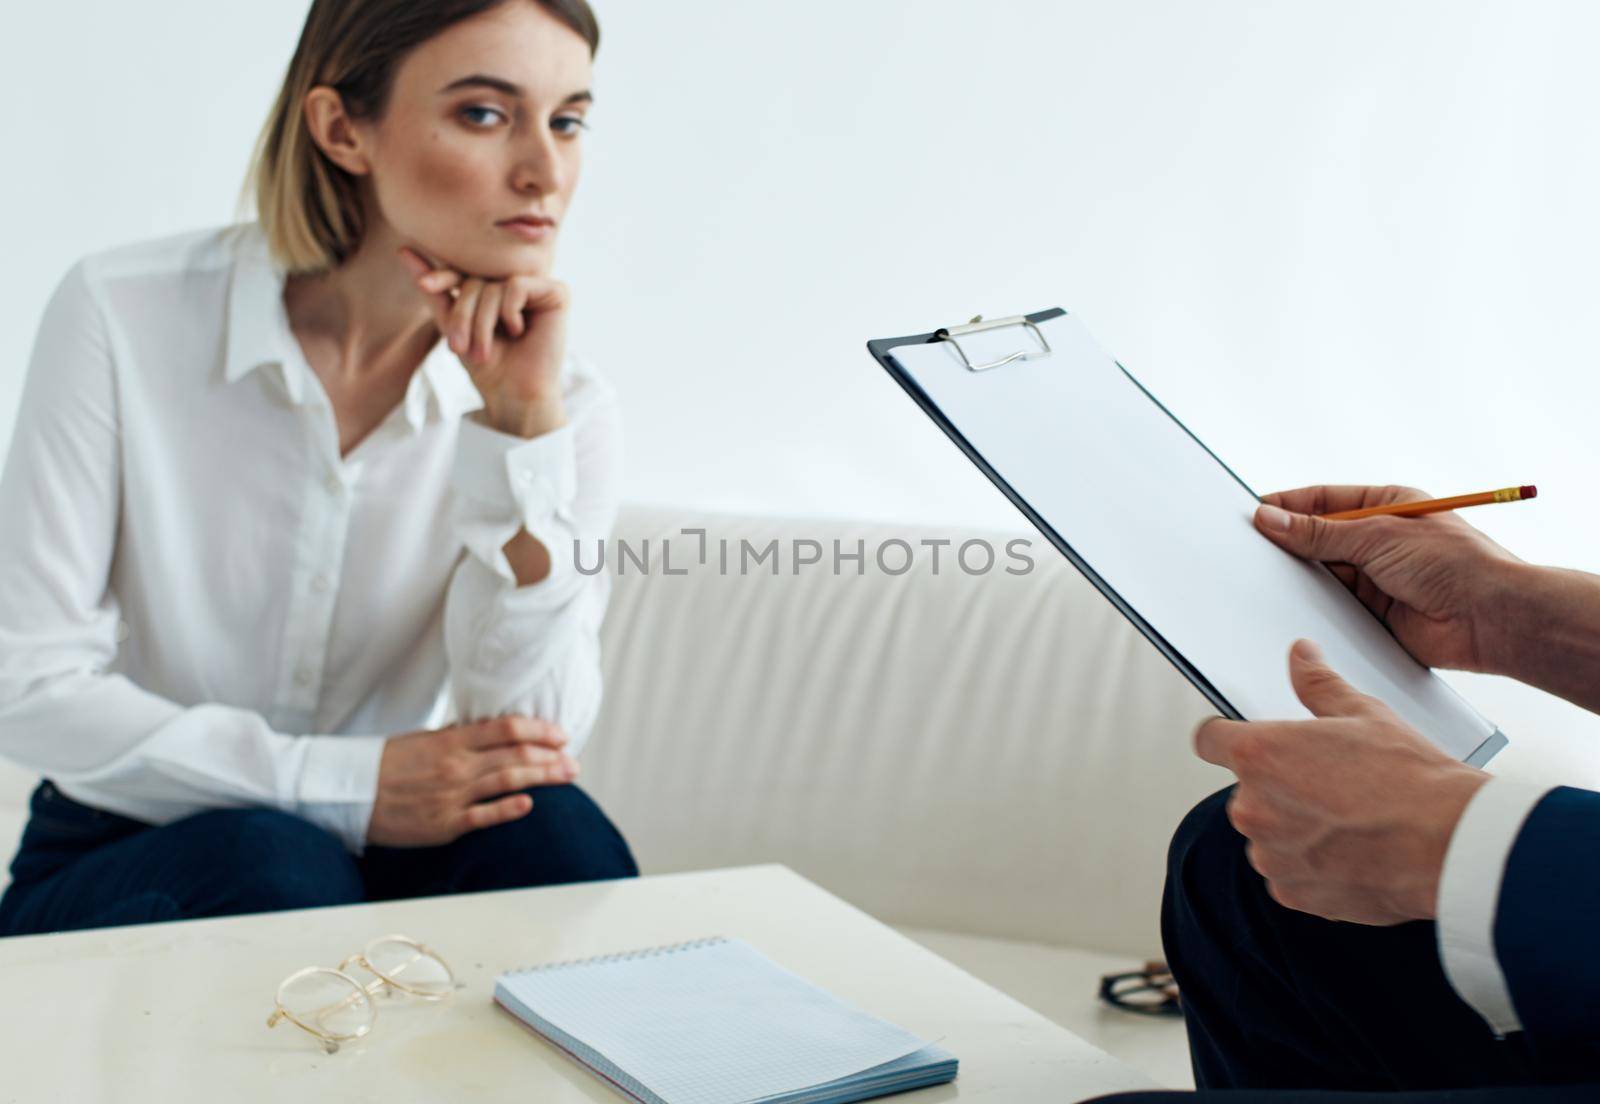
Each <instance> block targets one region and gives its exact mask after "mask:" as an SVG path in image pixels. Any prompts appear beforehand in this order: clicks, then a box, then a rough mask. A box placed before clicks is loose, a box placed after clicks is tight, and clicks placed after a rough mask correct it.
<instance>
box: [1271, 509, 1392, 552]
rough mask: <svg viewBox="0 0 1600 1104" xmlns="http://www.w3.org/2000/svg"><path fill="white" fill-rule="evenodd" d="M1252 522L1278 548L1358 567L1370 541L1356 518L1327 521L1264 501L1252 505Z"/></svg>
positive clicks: (1365, 530) (1366, 531) (1368, 533)
mask: <svg viewBox="0 0 1600 1104" xmlns="http://www.w3.org/2000/svg"><path fill="white" fill-rule="evenodd" d="M1255 523H1256V528H1257V529H1259V530H1261V532H1262V533H1263V534H1264V535H1265V536H1266V537H1267V539H1269V540H1271V541H1272V542H1273V543H1274V544H1276V545H1277V546H1278V547H1280V548H1284V549H1287V550H1288V551H1290V552H1293V553H1294V554H1295V555H1296V556H1302V557H1304V558H1305V559H1308V560H1322V561H1324V562H1327V563H1348V564H1355V565H1356V566H1357V567H1360V566H1361V563H1362V559H1363V556H1362V549H1363V547H1364V546H1367V545H1370V543H1371V542H1370V540H1369V539H1368V537H1370V532H1369V531H1368V530H1367V528H1366V527H1365V526H1364V524H1363V523H1362V522H1360V521H1328V520H1326V519H1324V518H1319V517H1314V516H1313V515H1311V514H1293V513H1290V512H1289V511H1288V510H1284V509H1281V508H1280V507H1277V506H1270V505H1267V504H1266V503H1262V504H1261V505H1260V506H1258V507H1257V508H1256V515H1255Z"/></svg>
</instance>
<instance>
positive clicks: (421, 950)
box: [267, 935, 456, 1054]
mask: <svg viewBox="0 0 1600 1104" xmlns="http://www.w3.org/2000/svg"><path fill="white" fill-rule="evenodd" d="M380 943H402V944H404V945H405V946H407V947H410V948H411V949H412V951H413V952H414V953H413V954H412V956H411V957H410V958H408V959H406V960H405V961H404V962H402V963H400V965H399V966H396V967H395V968H394V970H393V971H391V973H389V974H385V973H384V972H383V971H381V970H379V969H378V968H377V967H375V966H373V965H372V961H371V959H370V958H369V955H370V953H371V951H372V949H373V948H374V947H376V946H377V945H378V944H380ZM423 958H431V959H433V960H434V961H435V962H437V963H438V964H439V965H440V966H442V967H444V972H445V978H446V986H447V987H446V988H445V989H444V991H443V992H430V991H428V990H424V989H417V988H414V987H412V986H410V985H407V984H406V983H405V982H403V981H397V980H395V978H394V977H393V976H392V974H398V973H400V972H401V971H402V970H404V969H405V968H406V967H407V966H409V965H411V964H412V963H413V962H419V961H421V960H422V959H423ZM351 966H360V967H361V968H362V969H363V970H366V971H367V972H368V973H369V974H371V975H373V977H374V979H375V980H373V981H371V982H368V983H367V984H366V985H363V984H361V982H360V981H358V980H357V979H356V978H354V977H352V976H351V975H350V974H349V972H348V970H349V968H350V967H351ZM313 974H333V975H334V976H335V977H340V978H343V979H344V980H345V981H347V982H349V983H350V984H351V985H352V986H354V987H355V990H356V991H354V992H352V993H351V994H350V995H349V996H347V997H345V998H344V999H343V1000H341V1001H336V1002H334V1003H333V1004H330V1005H329V1006H328V1007H326V1008H323V1009H320V1010H319V1011H317V1012H316V1013H315V1014H314V1015H313V1016H312V1017H311V1018H312V1020H313V1021H314V1024H313V1023H307V1022H306V1021H305V1020H302V1019H301V1018H300V1017H299V1016H296V1015H295V1014H294V1013H293V1012H291V1011H289V1010H288V1009H287V1008H285V1007H284V1004H283V994H284V990H285V989H287V988H288V987H289V986H291V985H293V984H294V983H295V982H297V981H299V980H300V979H301V978H304V977H310V976H311V975H313ZM455 985H456V973H455V971H454V970H452V969H451V968H450V964H449V963H448V962H446V961H445V960H444V958H443V957H442V956H440V954H439V952H438V951H435V950H434V949H433V948H431V947H429V946H427V945H426V944H424V943H421V942H419V941H418V940H415V939H412V938H411V937H410V936H408V935H380V936H378V937H377V938H376V939H372V940H370V941H369V942H368V943H367V945H366V946H365V947H364V948H362V949H361V950H360V951H357V952H356V953H355V954H353V955H350V956H349V957H348V958H346V959H345V960H344V961H343V962H341V963H339V965H338V966H337V967H328V966H307V967H306V968H305V969H303V970H296V971H295V972H294V973H292V974H290V975H289V976H288V977H286V978H284V979H283V980H282V981H281V982H279V983H278V992H277V996H276V997H275V998H274V1000H273V1003H274V1004H275V1005H276V1007H275V1008H274V1009H273V1011H272V1015H270V1016H268V1017H267V1026H268V1027H277V1026H278V1024H279V1023H281V1022H282V1021H284V1020H287V1021H288V1022H289V1023H292V1024H294V1026H296V1027H298V1028H299V1029H300V1030H301V1031H304V1032H305V1033H306V1034H308V1035H312V1036H314V1037H315V1038H316V1039H317V1041H318V1042H320V1043H321V1044H322V1049H323V1050H324V1051H326V1052H327V1053H329V1054H334V1053H337V1052H338V1050H339V1044H340V1043H348V1042H353V1041H354V1040H356V1039H359V1038H361V1037H362V1036H364V1035H366V1034H367V1033H368V1032H369V1031H371V1030H372V1025H373V1024H375V1023H377V1022H378V1006H377V1004H376V1003H374V1001H373V999H372V998H373V997H375V996H377V995H378V994H379V993H380V992H381V993H383V994H384V995H385V996H389V997H392V996H394V994H395V991H396V990H398V991H400V992H402V993H408V994H410V995H411V996H413V997H418V998H420V999H422V1000H425V1001H441V1000H444V999H445V998H446V997H448V996H449V995H450V994H451V993H452V992H454V991H455ZM358 1000H365V1001H366V1002H367V1003H368V1004H369V1005H371V1007H372V1017H371V1018H370V1019H369V1020H368V1021H367V1022H366V1023H364V1024H362V1025H361V1030H359V1031H352V1032H347V1033H343V1034H341V1033H339V1032H336V1031H330V1030H328V1028H327V1027H326V1020H327V1018H328V1017H329V1016H332V1015H333V1014H334V1013H335V1012H338V1011H340V1010H341V1009H343V1008H347V1007H348V1006H349V1005H351V1004H353V1003H354V1002H356V1001H358Z"/></svg>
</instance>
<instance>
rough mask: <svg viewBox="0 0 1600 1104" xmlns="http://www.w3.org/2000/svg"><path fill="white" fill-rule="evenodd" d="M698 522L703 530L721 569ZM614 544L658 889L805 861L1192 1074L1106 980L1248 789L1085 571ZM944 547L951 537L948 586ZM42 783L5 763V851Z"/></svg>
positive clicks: (615, 617)
mask: <svg viewBox="0 0 1600 1104" xmlns="http://www.w3.org/2000/svg"><path fill="white" fill-rule="evenodd" d="M685 528H690V529H693V528H700V529H704V530H705V531H706V532H705V538H704V540H705V542H706V550H707V552H708V553H709V555H708V556H707V561H708V562H707V563H706V564H704V565H701V564H699V563H698V562H697V561H698V558H699V553H700V549H701V544H702V538H701V537H700V536H699V535H696V534H687V535H686V534H684V533H683V532H682V530H683V529H685ZM616 536H617V538H619V539H621V540H625V541H627V542H629V544H630V546H631V547H633V548H634V549H635V550H636V551H639V550H642V548H643V545H644V542H645V541H647V540H648V541H649V549H650V560H651V569H652V570H651V572H650V573H649V574H642V573H641V572H639V571H638V570H637V569H636V568H635V567H634V563H633V561H631V560H628V561H625V562H623V561H621V560H620V559H619V558H618V557H617V555H616V551H617V550H616V548H615V546H613V548H612V549H611V555H610V557H609V558H610V560H611V569H612V570H616V569H617V568H618V566H621V567H622V568H623V573H622V574H620V575H617V576H616V577H615V578H614V584H615V589H614V592H613V596H612V602H611V607H610V611H609V613H608V615H607V619H606V623H605V628H604V644H605V675H606V703H605V707H604V710H603V712H602V715H601V718H600V721H599V724H598V726H597V729H596V731H595V733H594V736H593V738H592V740H591V742H590V744H589V747H588V750H587V751H586V752H585V754H584V779H583V781H584V784H585V785H586V786H587V787H588V788H589V790H590V791H591V792H592V793H594V794H595V795H596V797H597V798H598V799H599V800H600V801H601V803H602V804H603V805H604V807H605V808H606V809H607V810H608V811H609V812H610V814H611V815H612V817H613V818H614V819H615V820H616V821H617V822H618V824H619V825H620V826H621V827H622V829H623V831H624V833H625V834H626V835H627V837H628V838H629V840H630V841H631V842H632V844H633V847H634V849H635V852H636V854H637V856H638V858H639V861H640V864H641V866H642V867H643V868H644V870H645V871H646V872H647V873H654V872H664V871H670V870H683V869H693V868H703V867H713V866H728V865H736V864H745V863H756V862H772V861H776V862H782V863H786V864H787V865H789V866H790V867H792V868H794V869H795V870H797V871H799V872H800V873H802V874H804V875H805V876H807V877H809V878H811V879H813V880H814V881H816V882H818V883H820V884H821V885H823V886H825V887H827V888H828V889H830V890H832V891H833V892H835V893H837V894H838V895H840V896H842V897H844V898H845V899H847V900H849V901H851V902H853V903H855V904H856V905H858V906H860V907H861V908H862V909H864V910H866V911H867V912H869V913H871V914H873V915H875V916H877V917H879V918H881V919H883V920H885V921H887V922H889V923H891V924H894V925H896V926H897V927H899V928H900V929H901V930H903V931H905V932H906V933H907V934H909V935H910V936H912V937H913V938H916V939H918V940H920V941H922V942H923V943H925V944H927V945H928V946H930V947H931V948H933V949H934V950H935V951H937V952H939V953H940V954H942V955H944V956H945V957H946V958H949V959H951V960H952V961H954V962H956V963H958V964H960V965H962V966H963V967H965V968H966V969H968V970H969V971H970V972H972V973H974V974H976V975H978V976H979V977H982V978H984V979H985V980H987V981H989V982H991V983H993V984H995V985H997V986H998V987H1000V988H1001V989H1004V990H1006V991H1007V992H1009V993H1011V994H1013V995H1014V996H1016V997H1018V998H1019V999H1020V1000H1022V1001H1023V1002H1024V1003H1026V1004H1028V1005H1030V1006H1032V1007H1034V1008H1035V1009H1037V1010H1038V1011H1040V1012H1042V1013H1044V1014H1045V1015H1047V1016H1050V1017H1052V1018H1053V1019H1055V1020H1056V1021H1057V1022H1059V1023H1061V1024H1063V1025H1064V1026H1066V1027H1068V1028H1069V1029H1071V1030H1073V1031H1075V1032H1077V1033H1078V1034H1080V1035H1082V1036H1084V1037H1085V1038H1087V1039H1089V1040H1090V1041H1092V1042H1095V1043H1097V1044H1098V1045H1100V1046H1102V1047H1103V1048H1105V1049H1106V1050H1108V1051H1110V1052H1112V1053H1113V1054H1116V1055H1117V1056H1119V1057H1121V1058H1123V1059H1124V1060H1126V1061H1129V1062H1131V1063H1132V1064H1134V1065H1136V1066H1139V1067H1140V1068H1142V1069H1144V1070H1146V1071H1147V1072H1148V1073H1149V1074H1150V1075H1151V1076H1153V1077H1154V1078H1156V1079H1157V1080H1158V1081H1161V1082H1163V1083H1167V1084H1171V1085H1183V1084H1187V1083H1188V1082H1189V1072H1188V1058H1187V1051H1186V1048H1185V1043H1184V1037H1183V1030H1182V1025H1181V1023H1178V1022H1176V1021H1170V1020H1153V1019H1150V1018H1147V1017H1140V1016H1134V1015H1130V1014H1127V1013H1121V1012H1117V1011H1115V1010H1110V1009H1105V1008H1103V1007H1101V1006H1099V1005H1098V1004H1097V1002H1096V998H1095V992H1096V983H1097V979H1098V977H1099V975H1100V974H1101V973H1104V972H1108V971H1110V970H1115V969H1126V968H1129V967H1132V966H1134V965H1136V964H1137V963H1138V962H1139V961H1140V960H1142V959H1144V958H1146V957H1157V956H1159V954H1160V937H1159V934H1158V930H1157V908H1158V903H1159V900H1160V894H1161V885H1162V874H1163V862H1164V855H1165V851H1166V845H1167V841H1168V838H1169V837H1170V835H1171V832H1172V829H1173V827H1174V826H1175V825H1176V824H1177V822H1178V820H1179V819H1180V818H1181V817H1182V815H1183V813H1184V812H1185V811H1186V810H1187V809H1188V808H1189V807H1190V806H1191V805H1192V804H1193V803H1194V802H1195V801H1197V800H1198V799H1199V798H1200V797H1202V796H1204V795H1205V794H1206V793H1209V792H1211V791H1212V790H1215V789H1218V788H1220V787H1221V786H1223V785H1225V784H1226V783H1227V782H1228V780H1229V778H1228V776H1227V775H1225V774H1224V773H1222V772H1220V771H1217V770H1215V769H1214V768H1211V767H1208V766H1206V765H1205V764H1202V763H1200V762H1199V761H1198V760H1197V759H1195V758H1194V757H1193V755H1192V754H1191V753H1190V749H1189V738H1190V733H1191V731H1192V730H1193V728H1194V726H1195V725H1196V723H1197V722H1198V721H1199V720H1200V719H1201V718H1202V717H1204V716H1206V715H1207V714H1208V713H1210V712H1211V710H1210V708H1209V706H1208V705H1207V703H1206V702H1205V700H1204V699H1203V698H1201V697H1200V696H1199V695H1198V694H1197V693H1196V692H1195V691H1194V690H1193V689H1192V688H1191V687H1190V686H1189V684H1188V683H1187V682H1185V681H1184V679H1183V678H1182V677H1181V676H1179V675H1178V674H1177V673H1176V672H1175V671H1174V670H1173V669H1172V668H1171V667H1170V666H1169V665H1168V664H1167V662H1166V660H1164V659H1162V658H1161V656H1160V655H1159V654H1157V652H1156V651H1155V650H1154V649H1153V648H1151V647H1150V646H1149V645H1148V644H1147V643H1146V642H1145V641H1144V640H1143V638H1142V637H1140V636H1139V634H1138V633H1137V632H1136V631H1134V630H1133V628H1132V627H1131V626H1129V625H1128V624H1127V623H1126V622H1125V621H1124V620H1123V618H1122V617H1121V615H1119V614H1118V613H1117V612H1116V611H1115V610H1113V609H1112V607H1111V606H1110V605H1109V604H1108V603H1107V602H1105V601H1104V600H1103V599H1102V598H1101V597H1100V596H1099V595H1098V594H1097V593H1096V592H1095V591H1094V589H1093V588H1092V587H1091V586H1090V585H1089V584H1088V583H1087V582H1086V581H1085V580H1084V579H1083V578H1082V577H1081V576H1079V575H1078V574H1077V572H1075V571H1074V570H1073V569H1072V568H1071V567H1070V566H1069V565H1067V564H1066V563H1065V562H1064V561H1063V560H1061V558H1060V557H1059V556H1057V555H1056V554H1055V553H1054V552H1053V551H1052V550H1051V549H1050V548H1049V547H1048V545H1046V544H1045V543H1044V542H1043V540H1042V539H1041V538H1039V537H1038V536H1037V535H1033V534H1024V533H1023V532H1021V531H1020V530H1019V531H1018V532H1015V533H1000V534H995V533H974V532H965V531H953V530H951V529H949V528H933V527H925V526H924V527H914V526H903V525H894V526H890V525H885V524H875V523H861V522H840V521H827V520H804V519H792V518H790V519H770V518H756V517H744V516H733V515H710V514H699V513H690V512H687V511H682V510H663V509H652V508H630V509H627V510H625V511H624V513H623V516H622V518H621V519H620V521H619V524H618V528H617V533H616ZM1024 536H1027V537H1029V539H1030V540H1031V549H1030V555H1031V556H1032V558H1033V561H1034V567H1033V569H1032V570H1031V571H1030V572H1028V573H1026V574H1020V575H1019V574H1009V573H1007V571H1006V570H1005V567H1006V566H1007V565H1011V564H1014V563H1015V561H1013V560H1009V559H1008V558H1007V557H1006V553H1005V542H1006V541H1007V540H1010V539H1013V538H1016V537H1024ZM973 538H986V539H988V540H989V541H990V542H991V543H992V545H993V546H994V547H995V549H996V551H997V553H998V561H997V564H996V566H995V568H994V569H993V570H991V571H988V572H987V573H984V574H978V575H971V574H967V573H966V572H965V571H963V570H962V569H961V568H960V567H959V566H958V565H957V563H956V561H955V558H954V554H955V550H956V548H957V546H959V545H960V544H961V543H962V542H963V541H965V540H969V539H973ZM896 539H898V540H901V541H905V542H907V543H908V544H909V545H910V546H911V547H912V549H913V550H915V551H916V555H915V557H914V559H913V561H912V564H911V567H910V569H909V570H908V571H906V572H905V573H903V574H891V573H889V572H895V571H898V569H899V566H900V563H901V557H902V555H903V553H902V552H901V551H900V549H899V548H898V547H888V548H886V550H885V552H884V556H885V560H884V562H885V565H886V566H887V568H888V571H885V570H881V569H880V567H879V565H878V564H877V563H876V562H875V555H874V553H875V552H876V550H877V549H878V548H879V547H880V546H883V545H884V542H886V541H891V540H896ZM925 539H926V540H929V541H932V540H942V539H949V540H951V541H952V542H953V543H952V544H951V545H949V546H945V547H942V548H940V549H938V561H939V562H938V565H937V567H938V570H937V571H935V564H934V551H935V550H934V549H933V548H932V547H930V546H928V545H924V544H922V543H921V542H922V541H924V540H925ZM773 540H776V541H777V542H778V559H777V561H776V562H777V569H778V573H777V574H776V575H774V574H773V573H772V564H773V562H774V561H773V560H771V559H768V560H766V561H764V562H763V563H762V564H761V565H760V566H759V567H758V568H755V569H754V570H750V571H749V572H748V573H745V574H741V573H740V571H739V556H740V547H741V545H740V542H741V541H748V542H750V546H751V547H752V548H753V549H757V550H760V549H763V548H765V547H766V546H767V545H768V543H769V542H771V541H773ZM835 540H837V541H840V542H841V546H842V550H843V551H844V552H846V553H849V552H853V551H855V549H856V542H857V541H861V542H863V547H864V550H865V552H866V556H865V562H864V564H863V566H862V569H861V571H862V573H861V574H859V575H858V574H856V573H855V572H856V570H857V568H856V565H855V564H854V563H853V562H850V561H845V562H844V563H843V564H842V568H843V573H842V574H835V573H834V571H833V542H834V541H835ZM722 541H726V542H727V547H728V550H729V558H728V559H729V568H728V570H727V572H723V571H722V570H721V569H720V567H719V559H720V555H719V552H720V548H721V544H720V542H722ZM796 541H817V542H819V544H820V545H821V550H822V557H823V559H822V562H821V563H817V564H811V565H801V566H799V567H798V571H797V570H796V564H795V559H796V554H797V546H796V544H795V542H796ZM663 542H670V543H671V546H672V552H671V558H670V566H671V569H672V571H673V572H674V574H670V575H669V574H665V573H664V572H663V570H662V568H663V564H662V561H661V554H662V551H661V550H662V544H663ZM799 551H800V552H801V553H803V554H805V555H809V554H811V552H812V551H813V550H812V548H811V547H810V546H808V545H800V546H799ZM974 552H976V550H974ZM592 555H593V553H592V550H591V551H590V553H589V556H590V557H591V559H592ZM968 563H969V566H973V567H977V566H981V564H980V562H979V557H978V556H976V555H973V556H970V557H969V560H968ZM679 571H683V572H685V573H684V574H676V572H679ZM31 785H32V780H31V779H29V778H27V777H25V776H23V775H22V774H21V773H20V772H18V771H16V770H15V768H12V767H9V766H5V767H3V768H0V841H11V840H15V839H16V837H17V835H18V833H19V832H20V830H21V825H22V821H23V818H24V815H25V802H26V795H27V792H28V790H29V789H30V788H31ZM7 846H9V843H7V842H0V848H4V847H7Z"/></svg>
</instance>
